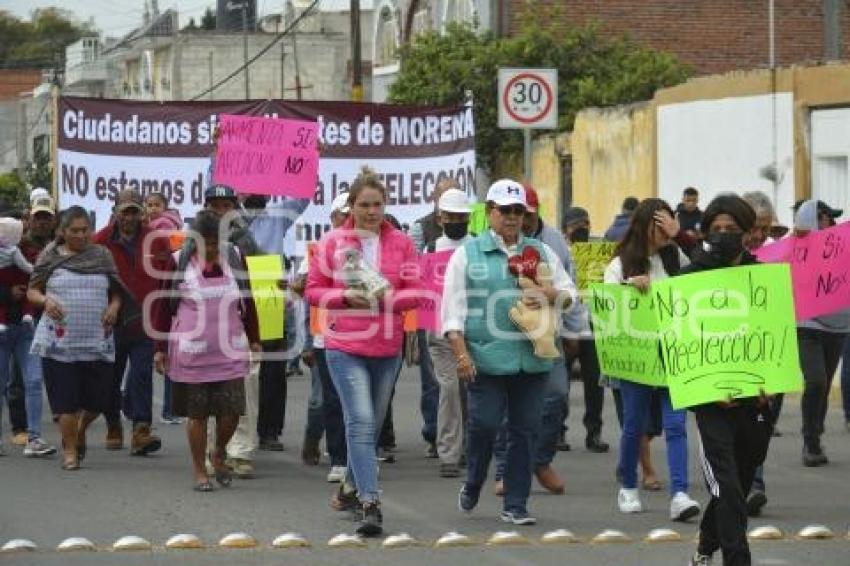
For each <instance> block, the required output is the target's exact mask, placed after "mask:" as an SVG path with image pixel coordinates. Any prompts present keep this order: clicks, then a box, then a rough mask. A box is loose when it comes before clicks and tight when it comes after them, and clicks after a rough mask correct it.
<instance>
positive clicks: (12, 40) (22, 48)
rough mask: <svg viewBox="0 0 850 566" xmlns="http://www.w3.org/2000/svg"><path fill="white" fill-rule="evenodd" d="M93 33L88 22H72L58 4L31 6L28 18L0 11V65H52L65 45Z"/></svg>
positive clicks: (71, 18) (23, 66) (60, 55)
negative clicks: (39, 6)
mask: <svg viewBox="0 0 850 566" xmlns="http://www.w3.org/2000/svg"><path fill="white" fill-rule="evenodd" d="M93 33H94V30H93V29H92V28H91V27H90V25H89V24H79V23H76V22H75V21H74V20H73V17H72V15H71V12H68V11H66V10H60V9H59V8H44V9H41V10H35V11H33V13H32V19H31V20H30V21H24V20H20V19H18V18H16V17H15V16H13V15H12V14H10V13H9V12H5V11H0V68H18V69H25V68H26V69H38V68H45V67H53V66H56V65H58V64H60V63H61V62H62V61H63V58H64V50H65V47H66V46H67V45H69V44H71V43H74V42H75V41H77V40H78V39H80V38H81V37H84V36H86V35H92V34H93Z"/></svg>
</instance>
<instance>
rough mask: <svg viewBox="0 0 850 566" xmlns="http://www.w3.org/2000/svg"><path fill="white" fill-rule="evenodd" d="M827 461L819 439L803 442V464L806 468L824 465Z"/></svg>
mask: <svg viewBox="0 0 850 566" xmlns="http://www.w3.org/2000/svg"><path fill="white" fill-rule="evenodd" d="M828 463H829V459H828V458H827V457H826V454H824V453H823V449H822V448H821V445H820V441H819V440H817V441H811V442H807V443H805V444H803V465H804V466H806V467H808V468H815V467H818V466H824V465H826V464H828Z"/></svg>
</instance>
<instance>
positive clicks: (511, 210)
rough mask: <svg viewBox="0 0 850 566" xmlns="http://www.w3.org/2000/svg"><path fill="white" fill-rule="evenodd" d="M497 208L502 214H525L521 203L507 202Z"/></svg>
mask: <svg viewBox="0 0 850 566" xmlns="http://www.w3.org/2000/svg"><path fill="white" fill-rule="evenodd" d="M496 208H497V209H498V210H499V214H501V215H502V216H508V215H509V214H513V215H514V216H522V215H523V214H525V207H524V206H522V205H521V204H507V205H505V206H497V207H496Z"/></svg>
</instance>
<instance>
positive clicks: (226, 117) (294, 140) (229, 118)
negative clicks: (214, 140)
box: [213, 114, 319, 198]
mask: <svg viewBox="0 0 850 566" xmlns="http://www.w3.org/2000/svg"><path fill="white" fill-rule="evenodd" d="M220 124H221V125H220V126H219V139H218V145H217V149H216V154H215V169H214V170H213V179H214V180H215V182H216V183H221V184H224V185H229V186H231V187H233V188H234V189H236V190H237V191H238V192H240V193H256V194H262V195H286V196H291V197H297V198H310V197H312V196H313V194H314V193H315V192H316V183H317V173H318V170H319V151H318V148H317V146H316V144H317V137H316V131H317V128H318V124H317V123H316V122H308V121H305V120H289V119H282V118H255V117H251V116H235V115H231V114H222V115H221V116H220Z"/></svg>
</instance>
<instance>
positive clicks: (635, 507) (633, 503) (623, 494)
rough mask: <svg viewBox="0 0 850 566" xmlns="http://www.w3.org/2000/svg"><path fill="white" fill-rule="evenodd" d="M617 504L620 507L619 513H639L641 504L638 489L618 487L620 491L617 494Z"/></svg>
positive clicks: (641, 509)
mask: <svg viewBox="0 0 850 566" xmlns="http://www.w3.org/2000/svg"><path fill="white" fill-rule="evenodd" d="M617 505H618V506H619V507H620V513H640V512H642V511H643V505H641V502H640V491H638V489H637V488H635V489H626V488H625V487H621V488H620V493H619V494H618V495H617Z"/></svg>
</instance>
